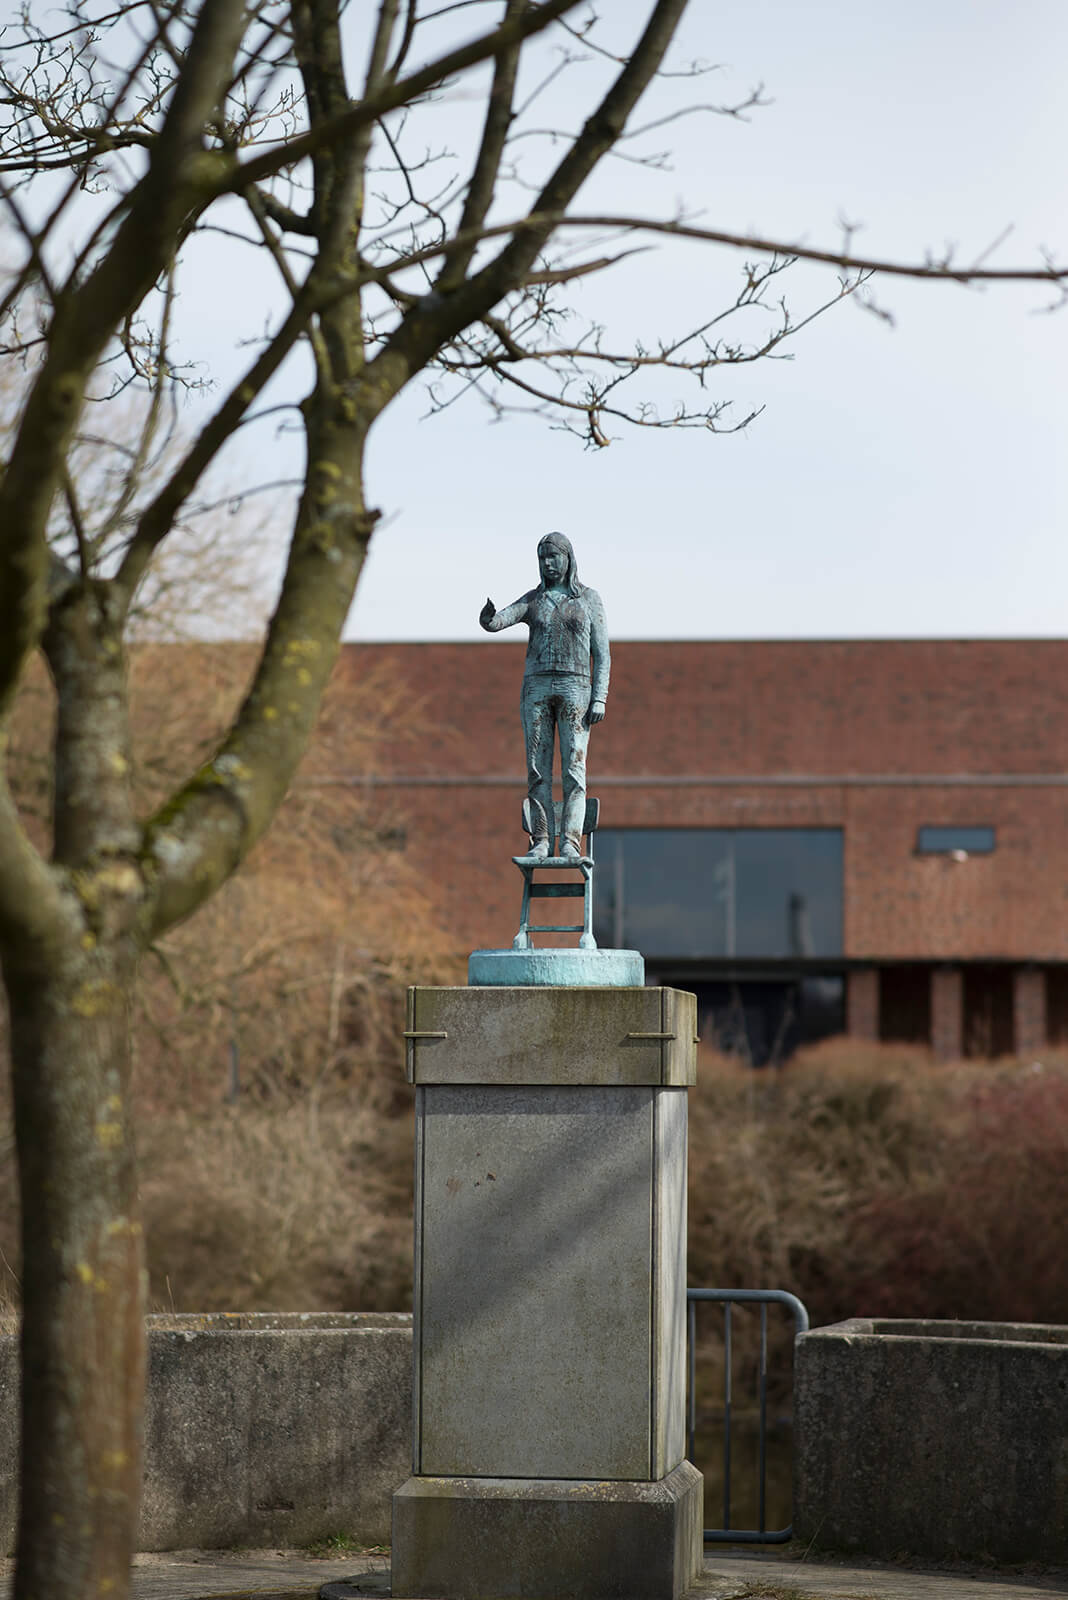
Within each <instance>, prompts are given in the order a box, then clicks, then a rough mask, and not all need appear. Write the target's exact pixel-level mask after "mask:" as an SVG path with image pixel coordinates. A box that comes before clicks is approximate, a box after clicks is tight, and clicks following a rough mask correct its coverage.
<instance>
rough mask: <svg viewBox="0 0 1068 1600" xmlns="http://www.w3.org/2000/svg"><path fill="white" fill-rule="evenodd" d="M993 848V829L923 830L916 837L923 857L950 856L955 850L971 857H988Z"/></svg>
mask: <svg viewBox="0 0 1068 1600" xmlns="http://www.w3.org/2000/svg"><path fill="white" fill-rule="evenodd" d="M993 848H994V829H993V828H973V827H957V826H953V827H937V828H921V829H920V830H919V832H918V833H917V835H916V850H917V853H918V854H919V855H921V856H940V855H950V854H952V852H953V851H954V850H963V851H964V853H965V854H966V855H969V856H988V855H989V854H990V852H991V850H993Z"/></svg>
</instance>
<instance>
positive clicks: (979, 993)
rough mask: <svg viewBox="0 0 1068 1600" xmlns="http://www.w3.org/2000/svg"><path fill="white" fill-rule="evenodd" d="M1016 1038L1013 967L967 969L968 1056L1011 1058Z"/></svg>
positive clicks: (966, 1023)
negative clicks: (1014, 1027)
mask: <svg viewBox="0 0 1068 1600" xmlns="http://www.w3.org/2000/svg"><path fill="white" fill-rule="evenodd" d="M1013 1035H1014V1029H1013V1005H1012V970H1011V968H1009V967H993V966H979V965H976V966H972V965H968V966H966V967H965V968H964V1054H965V1055H966V1056H971V1057H979V1058H980V1059H982V1058H984V1057H994V1056H1011V1055H1012V1051H1013V1046H1014V1044H1015V1039H1014V1036H1013Z"/></svg>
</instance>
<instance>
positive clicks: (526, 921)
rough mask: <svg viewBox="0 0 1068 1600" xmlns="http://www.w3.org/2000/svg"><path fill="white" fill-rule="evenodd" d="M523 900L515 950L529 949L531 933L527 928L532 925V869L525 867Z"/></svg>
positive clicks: (514, 944) (515, 939)
mask: <svg viewBox="0 0 1068 1600" xmlns="http://www.w3.org/2000/svg"><path fill="white" fill-rule="evenodd" d="M521 870H522V873H523V900H522V904H521V905H520V907H519V932H518V933H517V934H516V936H515V938H514V939H513V940H512V949H513V950H529V949H530V934H529V933H528V932H527V929H528V927H529V925H530V870H529V868H527V867H523V868H522V869H521Z"/></svg>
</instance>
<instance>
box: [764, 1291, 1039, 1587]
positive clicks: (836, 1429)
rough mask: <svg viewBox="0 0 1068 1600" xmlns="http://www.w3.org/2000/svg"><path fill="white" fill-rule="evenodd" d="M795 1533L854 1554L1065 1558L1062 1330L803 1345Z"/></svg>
mask: <svg viewBox="0 0 1068 1600" xmlns="http://www.w3.org/2000/svg"><path fill="white" fill-rule="evenodd" d="M794 1419H795V1431H796V1460H795V1506H794V1527H795V1531H796V1533H797V1535H798V1537H799V1538H801V1539H803V1540H812V1541H814V1542H816V1543H817V1544H818V1545H821V1546H823V1547H826V1548H841V1549H846V1550H855V1551H862V1552H864V1553H865V1554H867V1555H874V1556H893V1555H898V1554H912V1555H917V1556H926V1557H935V1558H945V1557H977V1556H991V1557H994V1558H995V1559H997V1560H1000V1561H1044V1562H1050V1563H1052V1564H1054V1565H1058V1564H1063V1563H1064V1562H1065V1561H1066V1560H1068V1327H1048V1326H1038V1325H1031V1324H1022V1323H991V1322H933V1321H932V1322H910V1321H895V1320H875V1319H868V1318H860V1317H858V1318H855V1319H853V1320H852V1321H849V1322H841V1323H836V1324H834V1325H833V1326H831V1327H826V1328H817V1329H814V1330H813V1331H812V1332H810V1333H806V1334H802V1335H801V1336H800V1338H799V1339H798V1341H797V1355H796V1364H795V1375H794Z"/></svg>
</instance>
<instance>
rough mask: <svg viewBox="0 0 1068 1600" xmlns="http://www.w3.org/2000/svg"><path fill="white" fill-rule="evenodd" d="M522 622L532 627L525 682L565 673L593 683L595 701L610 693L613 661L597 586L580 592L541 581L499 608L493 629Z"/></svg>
mask: <svg viewBox="0 0 1068 1600" xmlns="http://www.w3.org/2000/svg"><path fill="white" fill-rule="evenodd" d="M517 622H525V623H526V624H527V626H528V627H529V628H530V640H529V642H528V644H527V660H526V666H525V667H524V669H523V684H524V687H525V688H534V687H536V684H535V682H532V680H537V679H540V678H551V677H558V676H561V675H566V676H568V677H575V678H580V679H581V680H582V681H583V682H584V683H588V684H590V685H591V688H590V699H591V701H592V700H601V701H604V700H606V699H607V698H608V675H609V672H610V670H611V665H612V661H611V655H610V652H609V648H608V628H607V625H606V623H605V618H604V606H603V605H602V604H601V597H600V595H599V594H598V593H597V591H596V589H587V588H585V587H584V586H583V587H582V588H581V589H580V590H579V593H578V594H576V595H571V594H551V593H549V592H548V591H547V590H546V589H545V588H544V587H543V586H541V585H539V586H538V588H537V589H531V590H529V591H528V593H527V594H525V595H522V596H520V598H519V599H518V600H516V601H514V602H513V604H512V605H510V606H505V607H504V609H503V610H502V611H498V612H497V614H496V615H495V616H494V618H493V621H492V622H491V623H490V624H489V629H488V631H489V632H490V633H499V632H500V630H501V629H502V628H511V627H513V626H514V624H515V623H517ZM591 667H592V670H591Z"/></svg>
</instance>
